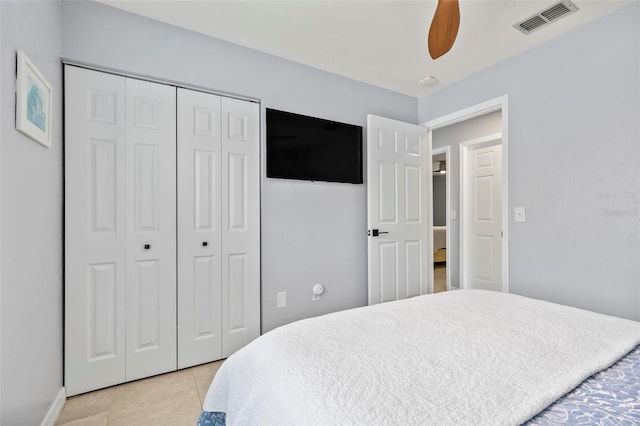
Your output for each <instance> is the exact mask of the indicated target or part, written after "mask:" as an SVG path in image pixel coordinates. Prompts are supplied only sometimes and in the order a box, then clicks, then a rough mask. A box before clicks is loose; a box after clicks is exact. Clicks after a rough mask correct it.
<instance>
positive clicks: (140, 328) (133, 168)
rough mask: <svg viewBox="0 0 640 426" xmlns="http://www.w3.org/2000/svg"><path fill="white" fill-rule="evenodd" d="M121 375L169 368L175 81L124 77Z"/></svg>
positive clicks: (172, 348) (172, 347) (172, 350)
mask: <svg viewBox="0 0 640 426" xmlns="http://www.w3.org/2000/svg"><path fill="white" fill-rule="evenodd" d="M125 111H126V211H127V220H126V221H127V232H126V234H127V235H126V239H127V268H126V276H127V277H126V283H127V284H126V286H127V290H126V291H127V298H126V300H127V306H126V312H127V315H126V336H127V345H126V346H127V359H126V369H127V374H126V378H127V380H135V379H138V378H141V377H147V376H151V375H154V374H159V373H163V372H166V371H171V370H175V369H176V89H175V87H171V86H166V85H162V84H156V83H150V82H146V81H140V80H134V79H126V105H125Z"/></svg>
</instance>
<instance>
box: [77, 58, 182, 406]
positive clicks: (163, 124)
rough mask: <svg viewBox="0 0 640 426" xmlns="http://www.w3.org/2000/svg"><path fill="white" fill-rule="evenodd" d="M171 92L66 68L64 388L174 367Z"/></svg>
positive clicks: (109, 382) (83, 387)
mask: <svg viewBox="0 0 640 426" xmlns="http://www.w3.org/2000/svg"><path fill="white" fill-rule="evenodd" d="M175 96H176V95H175V88H173V87H170V86H164V85H160V84H155V83H148V82H142V81H138V80H132V79H127V78H124V77H120V76H114V75H110V74H105V73H100V72H96V71H90V70H85V69H81V68H76V67H72V66H67V67H65V117H66V118H65V251H66V255H65V387H66V391H67V395H75V394H78V393H82V392H86V391H89V390H93V389H97V388H101V387H105V386H109V385H113V384H116V383H121V382H124V381H128V380H134V379H137V378H141V377H146V376H149V375H153V374H159V373H163V372H166V371H171V370H175V368H176V325H175V318H176V290H175V289H176V263H175V258H176V204H175V202H176V201H175V192H176V187H175V170H176V169H175V155H176V140H175V137H176V128H175Z"/></svg>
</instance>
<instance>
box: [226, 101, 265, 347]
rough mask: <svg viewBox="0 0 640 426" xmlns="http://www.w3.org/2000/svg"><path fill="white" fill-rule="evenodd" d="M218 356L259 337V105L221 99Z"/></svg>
mask: <svg viewBox="0 0 640 426" xmlns="http://www.w3.org/2000/svg"><path fill="white" fill-rule="evenodd" d="M221 166H222V177H221V188H222V191H221V195H222V197H221V214H222V225H221V229H222V232H221V234H222V235H221V236H222V241H223V243H222V265H221V266H222V356H223V357H224V358H226V357H228V356H229V355H231V354H232V353H234V352H235V351H237V350H238V349H240V348H241V347H243V346H244V345H246V344H247V343H249V342H250V341H251V340H253V339H255V338H256V337H258V336H259V335H260V105H259V104H257V103H254V102H247V101H241V100H238V99H231V98H222V165H221Z"/></svg>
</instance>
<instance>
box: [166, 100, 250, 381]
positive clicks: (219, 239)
mask: <svg viewBox="0 0 640 426" xmlns="http://www.w3.org/2000/svg"><path fill="white" fill-rule="evenodd" d="M259 115H260V114H259V105H258V104H256V103H252V102H247V101H241V100H236V99H230V98H226V97H220V96H216V95H212V94H208V93H202V92H197V91H193V90H187V89H178V140H179V143H178V367H179V368H185V367H189V366H192V365H196V364H201V363H204V362H209V361H213V360H216V359H220V358H226V357H228V356H229V355H231V354H232V353H233V352H235V351H236V350H238V349H239V348H240V347H242V346H244V345H245V344H247V343H248V342H250V341H251V340H253V339H254V338H256V337H258V336H259V334H260V240H259V238H260V216H259V211H260V204H259V200H260V198H259V191H260V188H259V182H260V181H259V170H260V165H259V158H260V156H259V145H260V144H259V128H260V127H259Z"/></svg>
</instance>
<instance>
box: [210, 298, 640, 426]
mask: <svg viewBox="0 0 640 426" xmlns="http://www.w3.org/2000/svg"><path fill="white" fill-rule="evenodd" d="M638 343H640V323H637V322H634V321H628V320H623V319H619V318H614V317H609V316H605V315H600V314H596V313H592V312H588V311H583V310H579V309H575V308H570V307H566V306H562V305H556V304H552V303H547V302H542V301H537V300H533V299H528V298H525V297H521V296H515V295H510V294H504V293H497V292H490V291H484V290H460V291H453V292H447V293H440V294H437V295H429V296H421V297H416V298H413V299H408V300H403V301H398V302H389V303H384V304H380V305H375V306H370V307H365V308H358V309H352V310H348V311H343V312H337V313H334V314H330V315H325V316H322V317H318V318H312V319H307V320H303V321H298V322H296V323H292V324H289V325H287V326H284V327H280V328H278V329H276V330H273V331H271V332H269V333H267V334H265V335H264V336H262V337H260V338H259V339H257V340H255V341H254V342H252V343H251V344H249V345H248V346H246V347H245V348H243V349H241V350H240V351H238V352H237V353H236V354H234V355H233V356H231V357H230V358H229V359H228V360H227V361H225V362H224V364H223V365H222V367H221V368H220V370H219V371H218V373H217V375H216V377H215V379H214V381H213V383H212V385H211V388H210V389H209V392H208V394H207V397H206V400H205V403H204V410H205V411H223V412H226V413H227V424H229V425H232V424H244V425H253V424H260V425H266V424H273V425H276V424H277V425H283V424H290V425H293V424H295V425H303V424H305V425H306V424H353V425H392V424H394V425H395V424H398V425H412V424H428V425H516V424H520V423H522V422H524V421H526V420H528V419H529V418H530V417H532V416H534V415H535V414H537V413H538V412H539V411H541V410H543V409H544V408H545V407H546V406H547V405H549V404H550V403H551V402H553V401H555V400H556V399H558V398H559V397H561V396H562V395H563V394H564V393H566V392H567V391H569V390H570V389H572V388H573V387H575V386H576V385H578V384H579V383H580V382H582V381H583V380H584V379H585V378H587V377H588V376H590V375H591V374H593V373H595V372H596V371H599V370H602V369H604V368H606V367H608V366H609V365H611V364H612V363H614V362H615V361H616V360H617V359H619V358H620V357H622V356H624V355H625V354H626V353H627V352H628V351H630V350H631V349H632V348H634V347H635V346H636V345H637V344H638Z"/></svg>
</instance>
